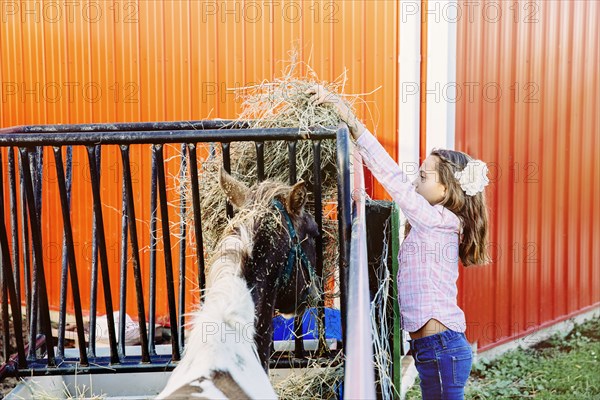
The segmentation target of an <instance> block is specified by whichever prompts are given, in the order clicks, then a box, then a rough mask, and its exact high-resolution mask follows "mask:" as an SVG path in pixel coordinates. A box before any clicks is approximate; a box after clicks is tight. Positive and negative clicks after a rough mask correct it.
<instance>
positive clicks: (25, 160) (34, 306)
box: [19, 149, 39, 360]
mask: <svg viewBox="0 0 600 400" xmlns="http://www.w3.org/2000/svg"><path fill="white" fill-rule="evenodd" d="M21 150H22V149H19V152H21ZM21 155H22V154H21ZM21 161H22V164H23V188H24V191H25V203H26V204H27V212H28V213H29V215H31V210H29V208H31V209H32V210H34V211H33V212H34V213H37V207H36V206H35V204H34V203H35V202H34V201H29V198H28V197H27V186H26V183H25V182H26V178H25V173H26V172H25V171H29V172H28V173H29V179H30V181H31V182H32V183H31V184H32V185H33V181H34V180H33V178H32V176H31V173H32V171H35V163H34V161H33V154H32V153H31V152H27V154H26V157H21ZM32 190H33V189H32ZM26 218H28V219H27V220H28V221H29V223H30V224H32V222H31V217H28V216H26ZM33 229H34V228H33V225H31V231H32V232H31V240H32V241H33ZM31 250H32V251H31V255H30V256H31V258H30V260H31V305H30V309H29V310H30V311H31V315H30V316H29V343H35V342H36V340H37V332H38V325H39V306H38V304H39V302H38V299H39V278H38V276H37V272H38V271H37V267H36V265H37V264H36V261H35V251H33V250H34V246H33V243H32V246H31ZM27 357H28V359H29V360H35V358H36V349H35V347H34V346H29V352H28V355H27Z"/></svg>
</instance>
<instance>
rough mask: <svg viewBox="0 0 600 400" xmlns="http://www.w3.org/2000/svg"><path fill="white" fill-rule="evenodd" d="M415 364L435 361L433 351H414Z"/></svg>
mask: <svg viewBox="0 0 600 400" xmlns="http://www.w3.org/2000/svg"><path fill="white" fill-rule="evenodd" d="M413 357H414V358H415V364H429V363H432V362H434V361H435V359H436V358H435V351H434V350H433V349H422V350H417V351H415V352H414V354H413Z"/></svg>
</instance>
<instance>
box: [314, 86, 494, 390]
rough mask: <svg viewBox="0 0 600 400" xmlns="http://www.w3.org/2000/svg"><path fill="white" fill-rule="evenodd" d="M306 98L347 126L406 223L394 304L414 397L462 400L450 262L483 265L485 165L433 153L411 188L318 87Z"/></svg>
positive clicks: (462, 349)
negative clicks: (415, 385) (416, 380)
mask: <svg viewBox="0 0 600 400" xmlns="http://www.w3.org/2000/svg"><path fill="white" fill-rule="evenodd" d="M310 93H311V94H313V96H312V101H313V103H314V104H330V105H331V106H332V107H334V108H335V109H336V111H337V112H338V114H339V115H340V117H341V119H342V120H343V121H344V122H346V123H347V124H348V127H349V128H350V133H351V135H352V137H353V139H354V140H355V141H356V144H357V146H358V149H359V151H360V154H361V155H362V157H363V161H364V163H365V164H366V165H367V167H368V168H369V170H371V172H372V173H373V175H374V176H375V177H376V178H377V180H378V181H379V182H380V183H381V184H382V185H383V186H384V187H385V189H386V190H387V192H388V193H389V194H390V195H391V196H392V198H393V200H394V201H395V202H396V203H397V204H398V206H399V207H400V208H401V209H402V211H403V212H404V215H405V216H406V218H407V220H408V221H407V225H406V233H407V235H406V237H405V239H404V241H403V243H402V246H401V247H400V253H399V255H398V258H399V263H400V270H399V273H398V294H399V299H398V301H399V303H400V313H401V316H402V329H404V330H406V331H408V332H409V333H410V337H411V340H410V348H411V351H412V354H413V357H414V359H415V366H416V368H417V371H418V372H419V377H420V378H421V393H422V396H423V398H424V399H462V398H463V397H464V387H465V385H466V382H467V379H468V377H469V373H470V371H471V364H472V353H471V346H470V345H469V343H468V342H467V340H466V337H465V334H464V331H465V329H466V322H465V315H464V313H463V311H462V310H461V309H460V308H459V307H458V304H457V301H456V296H457V293H458V290H457V287H456V280H457V279H458V261H459V260H460V261H462V263H463V265H465V266H468V265H473V264H485V263H486V262H487V261H488V256H487V251H486V248H487V209H486V205H485V198H484V193H483V190H484V187H485V186H486V185H487V184H488V179H487V176H486V174H487V167H486V165H485V163H483V162H482V161H479V160H473V159H472V158H471V157H469V156H468V155H467V154H465V153H461V152H458V151H452V150H434V151H432V152H431V154H430V155H429V156H428V157H427V158H426V159H425V161H424V162H423V164H422V165H421V167H420V169H419V177H418V178H417V179H416V180H415V181H414V182H413V183H412V184H411V183H410V182H409V181H408V178H407V176H406V175H405V174H404V173H403V172H402V170H401V169H400V167H399V166H398V164H396V162H395V161H394V160H393V159H392V158H391V157H390V156H389V155H388V154H387V152H386V151H385V149H384V148H383V147H382V146H381V145H380V144H379V142H378V141H377V139H375V137H374V136H373V135H372V134H371V133H370V132H369V131H368V130H367V129H366V127H365V126H364V125H363V124H362V123H361V122H360V121H359V120H358V119H357V118H356V116H355V115H354V113H353V112H352V110H351V109H350V108H349V107H348V106H347V105H346V104H345V103H344V102H343V101H342V100H341V99H340V98H339V97H338V96H336V95H334V94H332V93H330V92H328V91H327V90H326V89H325V88H323V87H322V86H315V87H314V88H313V89H311V90H310Z"/></svg>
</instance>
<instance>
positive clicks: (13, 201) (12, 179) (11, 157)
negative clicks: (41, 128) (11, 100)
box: [7, 147, 21, 304]
mask: <svg viewBox="0 0 600 400" xmlns="http://www.w3.org/2000/svg"><path fill="white" fill-rule="evenodd" d="M7 150H8V191H9V197H10V227H11V241H12V263H13V264H12V268H13V274H14V280H15V290H16V291H17V301H18V302H19V304H21V271H20V265H19V259H20V254H19V216H18V214H17V179H16V175H15V174H16V171H15V153H14V149H13V148H12V147H9V148H8V149H7Z"/></svg>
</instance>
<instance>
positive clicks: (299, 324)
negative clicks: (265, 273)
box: [294, 292, 310, 359]
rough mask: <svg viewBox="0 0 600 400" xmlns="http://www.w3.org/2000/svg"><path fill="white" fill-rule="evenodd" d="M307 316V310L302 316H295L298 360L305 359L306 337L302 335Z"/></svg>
mask: <svg viewBox="0 0 600 400" xmlns="http://www.w3.org/2000/svg"><path fill="white" fill-rule="evenodd" d="M297 293H299V292H297ZM305 315H306V310H304V311H303V312H302V313H301V314H296V315H295V316H294V357H296V358H298V359H301V358H304V357H305V354H304V336H303V335H302V321H303V319H304V316H305ZM309 315H310V313H309Z"/></svg>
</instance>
